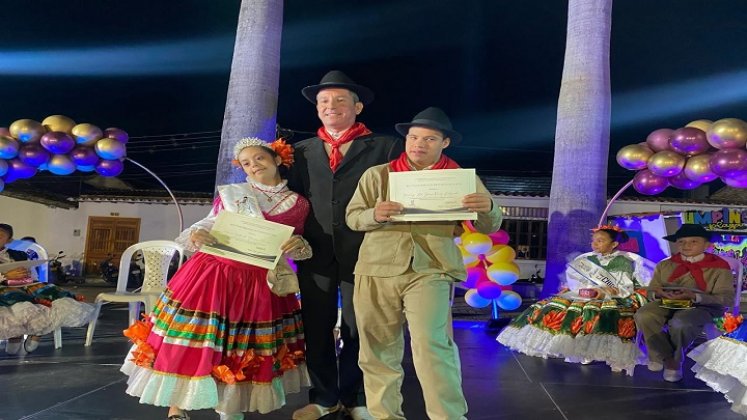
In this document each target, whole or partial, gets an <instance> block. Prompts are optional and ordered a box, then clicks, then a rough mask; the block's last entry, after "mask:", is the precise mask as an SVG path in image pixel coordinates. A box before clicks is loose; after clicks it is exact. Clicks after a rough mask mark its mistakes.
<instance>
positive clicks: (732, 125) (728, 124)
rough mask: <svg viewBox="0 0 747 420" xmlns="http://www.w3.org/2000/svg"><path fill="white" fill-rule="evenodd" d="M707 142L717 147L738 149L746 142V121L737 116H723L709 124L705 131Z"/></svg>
mask: <svg viewBox="0 0 747 420" xmlns="http://www.w3.org/2000/svg"><path fill="white" fill-rule="evenodd" d="M706 136H707V137H708V143H710V144H711V146H713V147H715V148H717V149H739V148H742V147H744V145H745V144H747V122H744V121H742V120H740V119H739V118H724V119H721V120H718V121H716V122H714V123H713V124H711V127H710V128H708V131H706Z"/></svg>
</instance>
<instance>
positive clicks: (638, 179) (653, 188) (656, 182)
mask: <svg viewBox="0 0 747 420" xmlns="http://www.w3.org/2000/svg"><path fill="white" fill-rule="evenodd" d="M668 186H669V179H668V178H666V177H663V176H659V175H655V174H654V173H653V172H651V171H649V170H648V169H644V170H642V171H639V172H638V173H637V174H635V176H634V177H633V188H635V190H636V191H638V192H639V193H641V194H645V195H656V194H659V193H661V192H662V191H664V190H666V189H667V187H668Z"/></svg>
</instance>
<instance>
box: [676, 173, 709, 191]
mask: <svg viewBox="0 0 747 420" xmlns="http://www.w3.org/2000/svg"><path fill="white" fill-rule="evenodd" d="M669 185H671V186H673V187H674V188H678V189H680V190H694V189H695V188H698V187H699V186H701V185H702V184H701V183H700V182H697V181H693V180H692V179H690V178H688V177H687V176H686V175H685V173H684V172H680V173H679V174H677V175H675V176H673V177H671V178H669Z"/></svg>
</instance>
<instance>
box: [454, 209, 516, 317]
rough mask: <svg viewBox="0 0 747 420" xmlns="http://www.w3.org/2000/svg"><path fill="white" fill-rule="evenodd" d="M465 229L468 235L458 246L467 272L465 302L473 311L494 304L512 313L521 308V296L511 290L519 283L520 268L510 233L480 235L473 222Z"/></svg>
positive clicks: (465, 234)
mask: <svg viewBox="0 0 747 420" xmlns="http://www.w3.org/2000/svg"><path fill="white" fill-rule="evenodd" d="M462 227H463V228H464V233H463V234H462V235H461V236H460V237H458V238H455V242H456V244H457V247H458V248H459V251H460V252H461V253H462V260H463V261H464V266H465V268H467V279H466V280H465V281H464V286H465V287H466V288H467V289H468V290H467V292H466V293H465V294H464V300H465V301H466V302H467V304H468V305H470V306H472V307H473V308H484V307H486V306H488V305H490V304H491V303H492V302H493V300H495V302H496V303H497V304H498V306H499V307H500V308H501V309H505V310H509V311H510V310H513V309H516V308H518V307H519V306H521V296H520V295H519V294H518V293H516V292H514V291H513V290H511V284H513V283H514V282H516V280H518V279H519V266H518V265H516V263H515V262H514V258H516V252H515V251H514V249H513V248H511V247H510V246H508V245H507V244H508V239H509V236H508V233H506V231H504V230H498V231H496V232H493V233H491V234H489V235H486V234H484V233H479V232H476V231H475V229H474V227H473V226H472V224H471V223H470V222H464V223H462Z"/></svg>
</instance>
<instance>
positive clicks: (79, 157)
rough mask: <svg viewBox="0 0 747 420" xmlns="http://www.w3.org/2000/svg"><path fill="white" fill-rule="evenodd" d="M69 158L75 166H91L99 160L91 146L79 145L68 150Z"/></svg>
mask: <svg viewBox="0 0 747 420" xmlns="http://www.w3.org/2000/svg"><path fill="white" fill-rule="evenodd" d="M70 158H71V159H72V160H73V163H75V165H77V166H92V165H95V164H96V162H98V161H99V157H98V156H97V155H96V152H95V151H94V150H93V149H92V148H90V147H88V146H81V145H79V146H77V147H76V148H74V149H73V150H72V151H71V152H70Z"/></svg>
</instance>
